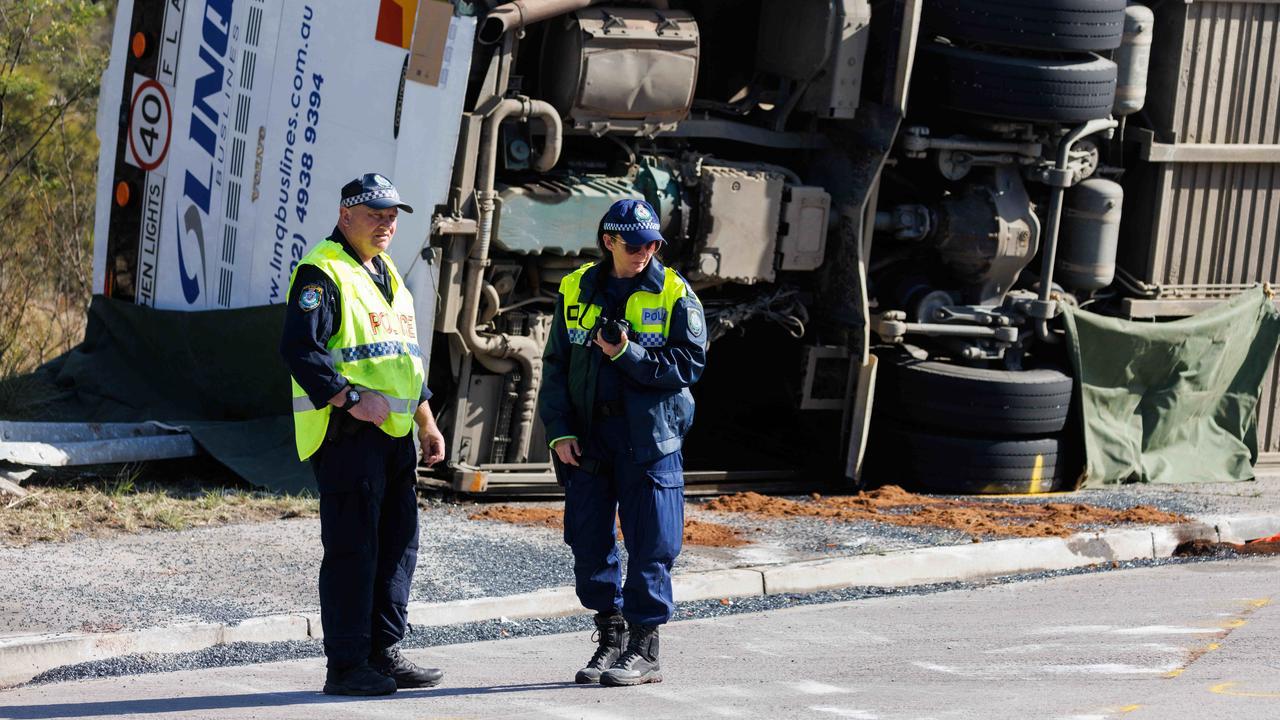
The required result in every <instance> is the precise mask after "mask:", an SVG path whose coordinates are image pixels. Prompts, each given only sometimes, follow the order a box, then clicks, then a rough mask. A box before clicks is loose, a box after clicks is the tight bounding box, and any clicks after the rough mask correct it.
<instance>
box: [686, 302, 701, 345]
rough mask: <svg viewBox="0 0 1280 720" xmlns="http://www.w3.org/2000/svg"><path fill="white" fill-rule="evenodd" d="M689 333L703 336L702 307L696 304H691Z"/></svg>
mask: <svg viewBox="0 0 1280 720" xmlns="http://www.w3.org/2000/svg"><path fill="white" fill-rule="evenodd" d="M689 334H691V335H693V336H694V337H702V308H700V307H698V306H696V305H690V306H689Z"/></svg>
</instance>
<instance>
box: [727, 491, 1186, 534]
mask: <svg viewBox="0 0 1280 720" xmlns="http://www.w3.org/2000/svg"><path fill="white" fill-rule="evenodd" d="M703 507H705V508H706V509H708V510H715V511H718V512H738V513H750V514H754V515H760V516H764V517H815V518H825V519H827V520H829V521H832V522H837V521H839V522H859V521H862V522H879V523H890V524H893V525H899V526H904V527H921V526H927V527H936V528H944V529H949V530H959V531H961V532H964V533H968V534H970V535H973V536H974V537H975V538H980V537H1048V536H1057V537H1066V536H1068V535H1072V534H1074V533H1077V532H1080V531H1081V530H1082V529H1085V528H1090V527H1098V526H1104V525H1132V524H1139V525H1157V524H1166V523H1179V522H1185V521H1186V520H1187V519H1186V518H1185V517H1183V516H1181V515H1177V514H1174V513H1168V512H1163V511H1161V510H1156V509H1155V508H1152V507H1149V506H1145V505H1139V506H1137V507H1133V508H1129V509H1128V510H1112V509H1110V508H1102V507H1096V506H1093V505H1086V504H1084V503H1046V504H1033V503H1026V504H1024V503H1010V502H999V501H977V500H959V499H951V498H935V497H928V496H924V495H916V494H914V493H910V492H907V491H905V490H903V489H902V488H900V487H897V486H893V485H890V486H886V487H882V488H878V489H876V490H871V491H867V492H861V493H858V494H857V495H847V496H838V497H822V496H821V495H818V494H816V493H815V494H813V495H810V496H809V499H808V500H788V499H786V498H776V497H768V496H765V495H760V494H758V493H753V492H746V493H737V494H734V495H726V496H722V497H718V498H715V499H713V500H711V501H710V502H708V503H707V504H706V505H704V506H703Z"/></svg>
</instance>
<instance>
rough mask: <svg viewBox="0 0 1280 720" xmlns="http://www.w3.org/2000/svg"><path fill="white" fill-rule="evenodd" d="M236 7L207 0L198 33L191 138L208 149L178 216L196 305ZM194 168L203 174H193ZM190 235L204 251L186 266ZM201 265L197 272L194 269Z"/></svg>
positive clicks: (185, 284)
mask: <svg viewBox="0 0 1280 720" xmlns="http://www.w3.org/2000/svg"><path fill="white" fill-rule="evenodd" d="M232 5H233V1H232V0H207V2H206V3H205V4H204V12H203V13H201V16H202V17H203V18H204V22H203V23H202V26H201V32H200V50H199V58H200V62H202V63H203V64H204V68H203V69H204V72H201V73H199V75H198V76H197V77H196V81H195V92H194V95H193V97H192V109H191V125H190V128H189V131H188V133H187V136H188V137H189V138H190V139H192V140H194V141H195V144H196V146H197V147H199V148H200V149H201V150H203V151H204V154H205V157H204V158H202V159H200V160H199V166H198V167H196V166H195V163H194V162H193V164H192V166H191V167H188V168H187V170H186V175H185V177H184V178H183V181H182V202H183V203H184V204H185V205H186V207H185V208H184V209H183V211H182V212H181V213H180V214H179V215H178V217H177V222H178V273H179V279H180V280H181V281H182V296H183V297H184V298H186V300H187V303H188V304H192V305H193V304H195V302H196V300H197V299H198V298H199V297H200V283H201V280H202V279H204V274H205V260H204V255H205V253H204V241H205V222H206V221H207V220H208V219H209V209H210V204H211V202H212V196H213V166H214V162H215V161H216V159H217V152H218V125H219V119H220V113H219V111H218V109H215V108H214V107H213V105H211V104H210V101H211V100H212V101H213V102H217V101H218V99H219V98H220V97H221V96H222V84H223V77H224V76H225V75H226V57H227V43H228V41H229V40H230V36H231V10H232ZM193 160H194V158H193ZM193 170H195V171H197V172H198V173H199V174H196V172H192V171H193ZM187 237H194V239H195V244H196V249H197V250H198V251H199V253H200V258H199V263H200V264H199V266H195V265H191V266H188V264H187V253H186V252H185V250H184V246H185V245H186V243H185V242H184V241H185V240H186V238H187ZM192 259H193V260H194V259H195V258H192ZM188 268H191V271H189V270H188ZM197 269H198V270H199V275H197V274H196V273H195V272H194V270H197Z"/></svg>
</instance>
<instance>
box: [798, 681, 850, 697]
mask: <svg viewBox="0 0 1280 720" xmlns="http://www.w3.org/2000/svg"><path fill="white" fill-rule="evenodd" d="M786 685H788V686H790V687H791V689H793V690H795V691H796V692H802V693H806V694H808V695H831V694H834V693H847V692H853V691H852V690H849V689H847V688H842V687H837V686H835V685H828V684H826V683H820V682H817V681H814V680H801V681H800V682H792V683H786Z"/></svg>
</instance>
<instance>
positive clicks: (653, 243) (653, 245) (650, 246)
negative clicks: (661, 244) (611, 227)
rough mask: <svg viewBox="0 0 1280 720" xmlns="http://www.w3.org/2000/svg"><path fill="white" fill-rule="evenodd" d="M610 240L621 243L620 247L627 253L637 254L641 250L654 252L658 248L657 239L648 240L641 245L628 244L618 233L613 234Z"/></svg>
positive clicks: (641, 251)
mask: <svg viewBox="0 0 1280 720" xmlns="http://www.w3.org/2000/svg"><path fill="white" fill-rule="evenodd" d="M612 240H613V242H614V244H618V245H621V246H622V249H623V250H626V251H627V254H628V255H639V254H640V253H643V252H655V251H656V250H657V249H658V241H657V240H650V241H649V242H647V243H645V244H643V245H628V244H627V243H626V241H624V240H623V239H622V237H621V236H620V235H615V236H613V238H612Z"/></svg>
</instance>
